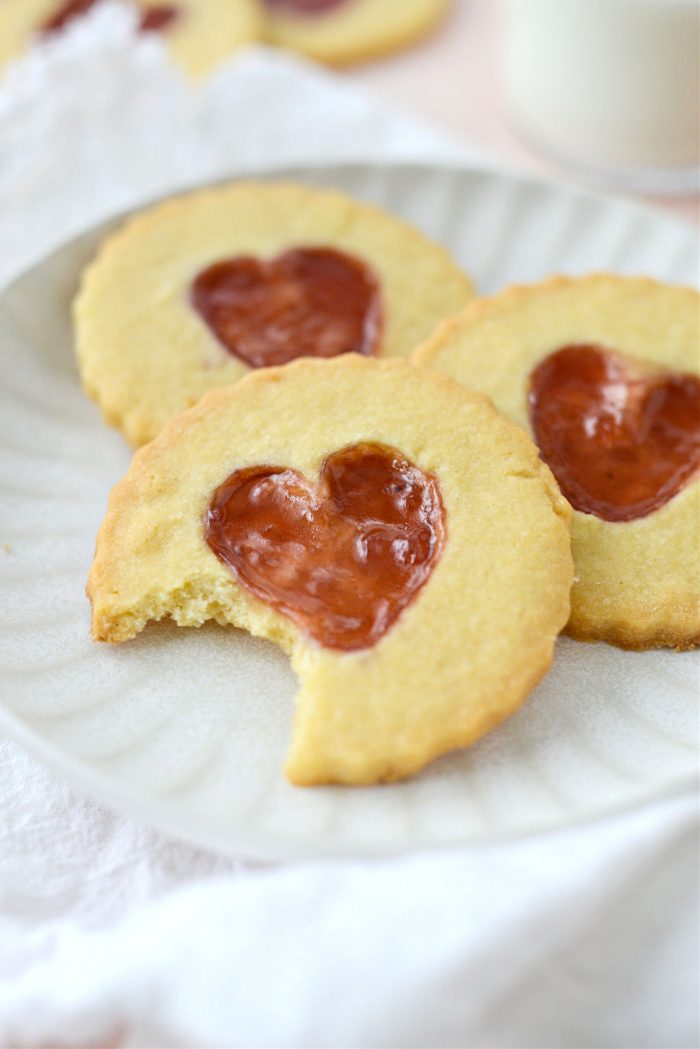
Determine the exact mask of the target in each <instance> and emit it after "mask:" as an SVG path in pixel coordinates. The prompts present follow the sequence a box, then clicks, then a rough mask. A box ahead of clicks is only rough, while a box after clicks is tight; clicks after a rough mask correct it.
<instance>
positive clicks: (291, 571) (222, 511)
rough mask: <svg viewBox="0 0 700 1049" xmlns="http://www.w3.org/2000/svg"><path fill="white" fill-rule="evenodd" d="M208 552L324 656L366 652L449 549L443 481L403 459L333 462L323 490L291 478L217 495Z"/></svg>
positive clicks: (233, 482)
mask: <svg viewBox="0 0 700 1049" xmlns="http://www.w3.org/2000/svg"><path fill="white" fill-rule="evenodd" d="M205 535H206V540H207V543H208V544H209V546H210V547H211V549H212V550H213V551H214V553H215V554H216V556H217V557H218V558H219V559H220V560H221V561H223V562H224V564H226V565H227V566H228V567H229V568H230V569H231V571H232V572H233V573H234V575H235V576H236V577H237V579H238V581H239V582H240V583H241V584H242V586H244V587H245V588H246V589H247V590H249V591H250V593H252V594H254V595H255V596H256V597H257V598H259V599H260V600H261V601H264V602H265V603H266V604H268V605H271V606H272V607H273V608H275V609H276V610H277V611H278V612H280V613H281V614H282V615H284V616H287V617H288V618H289V619H291V620H292V621H293V622H294V623H296V624H297V625H298V626H299V627H301V628H302V629H303V630H305V631H306V632H307V633H308V634H310V635H311V637H313V638H314V639H315V640H316V641H318V643H319V644H321V645H323V646H325V647H327V648H335V649H341V650H343V651H348V652H349V651H354V650H356V649H362V648H368V647H369V646H371V645H374V644H376V642H377V641H379V639H380V638H381V637H383V635H384V634H385V633H386V632H387V630H389V628H390V627H391V625H392V624H393V623H394V622H395V621H396V619H397V617H398V616H399V615H400V613H401V611H402V610H403V609H404V608H406V606H407V605H408V604H409V603H410V602H411V601H412V600H413V598H414V597H415V596H416V594H417V592H418V591H419V590H420V588H421V587H422V586H423V585H424V583H425V582H426V581H427V580H428V578H429V576H430V574H431V572H432V570H433V568H434V567H435V565H436V563H437V561H438V558H439V556H440V553H441V551H442V548H443V545H444V541H445V511H444V509H443V506H442V499H441V497H440V489H439V487H438V483H437V480H436V478H435V477H433V476H432V475H431V474H426V473H423V471H422V470H420V469H418V467H417V466H414V465H413V464H412V463H410V462H409V461H408V460H407V459H405V458H404V457H403V456H402V455H401V453H400V452H397V451H396V450H395V449H393V448H387V447H385V446H384V445H379V444H356V445H352V446H351V447H348V448H343V449H341V450H340V451H337V452H333V454H332V455H329V456H328V458H327V459H326V460H325V462H324V463H323V466H322V468H321V475H320V478H319V482H318V484H316V485H314V484H311V483H310V482H309V481H308V480H307V479H306V478H305V477H303V476H302V475H301V474H299V473H297V471H296V470H290V469H285V467H283V466H254V467H251V468H248V469H244V470H238V471H236V472H235V473H233V474H231V476H230V477H229V478H228V479H227V480H226V481H224V483H223V484H222V485H221V486H220V487H219V488H217V489H216V491H215V492H214V494H213V496H212V499H211V503H210V505H209V512H208V514H207V520H206V529H205Z"/></svg>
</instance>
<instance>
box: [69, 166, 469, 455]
mask: <svg viewBox="0 0 700 1049" xmlns="http://www.w3.org/2000/svg"><path fill="white" fill-rule="evenodd" d="M471 295H472V287H471V283H470V281H469V280H468V278H467V277H466V276H465V275H464V274H463V273H462V272H461V271H460V270H459V269H458V267H457V266H456V264H455V263H454V262H453V261H452V260H451V259H450V257H449V256H448V255H447V253H446V252H445V251H444V250H443V249H442V248H440V247H438V246H437V245H436V244H434V243H432V242H431V241H429V240H428V239H427V238H426V237H424V236H422V235H421V234H419V233H417V232H416V231H415V230H413V229H411V228H410V227H409V226H407V225H405V224H404V223H403V222H400V221H399V220H398V219H395V218H393V217H392V216H390V215H388V214H386V213H385V212H382V211H380V210H379V209H377V208H374V207H370V206H368V205H366V204H360V203H357V202H355V201H353V200H351V199H350V198H349V197H346V196H344V195H342V194H340V193H336V192H333V191H328V190H315V189H309V188H306V187H304V186H301V185H294V184H279V183H278V184H274V183H270V184H263V183H235V184H232V185H227V186H223V187H217V188H212V189H206V190H203V191H200V192H197V193H192V194H189V195H187V196H184V197H180V198H177V199H175V200H171V201H169V202H167V203H165V204H158V205H156V207H154V208H151V209H150V210H148V211H146V212H143V213H142V214H139V215H137V216H136V217H135V218H132V219H131V220H129V221H128V222H127V224H126V225H125V226H124V227H123V228H122V229H121V230H120V231H119V232H118V233H116V234H114V235H113V236H112V237H110V238H109V239H108V240H107V242H106V243H105V244H104V245H103V246H102V248H101V250H100V251H99V254H98V256H97V258H96V259H95V261H94V262H93V263H92V264H91V265H90V266H89V268H88V269H87V271H86V272H85V274H84V277H83V280H82V285H81V289H80V292H79V294H78V296H77V300H76V303H75V323H76V346H77V355H78V361H79V365H80V370H81V374H82V379H83V384H84V386H85V389H86V391H87V392H88V394H89V395H90V396H92V397H93V398H94V399H95V400H96V401H97V402H98V403H99V405H100V406H101V408H102V411H103V413H104V415H105V417H106V418H107V420H108V421H109V422H111V423H113V424H114V425H116V426H118V427H119V428H120V429H121V430H122V431H123V432H124V433H125V435H126V436H127V438H128V440H129V441H131V442H132V443H133V444H136V445H139V444H143V443H144V442H145V441H148V440H151V439H152V438H153V437H155V435H156V434H157V433H158V432H159V430H160V429H161V427H162V426H163V424H164V423H165V422H166V421H167V420H168V419H169V418H170V417H171V416H173V415H176V414H177V413H178V412H180V411H182V410H183V409H185V408H187V407H190V406H191V405H193V404H194V403H195V402H196V401H197V400H198V399H199V398H200V397H201V396H202V394H204V393H206V392H207V390H210V389H212V388H213V387H216V386H227V385H229V384H230V383H232V382H235V381H237V380H238V379H240V378H242V377H243V375H245V374H246V372H248V371H250V369H251V368H257V367H261V366H265V365H278V364H282V363H288V362H289V361H290V360H293V359H295V358H296V357H298V356H308V355H311V356H324V357H331V356H335V355H337V354H340V353H345V352H350V351H357V352H359V353H364V354H367V355H375V356H396V355H406V354H408V353H410V352H411V351H412V350H413V349H415V347H416V346H418V345H419V344H420V343H421V342H423V341H424V340H425V339H426V338H427V337H428V335H429V334H430V332H431V331H432V330H433V329H434V327H435V325H436V324H437V322H438V321H439V320H441V319H442V318H443V317H445V316H448V315H449V314H450V313H454V312H455V311H456V310H458V309H461V308H462V307H463V306H464V305H465V303H466V302H468V300H469V299H470V298H471Z"/></svg>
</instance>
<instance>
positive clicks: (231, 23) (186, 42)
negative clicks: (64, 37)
mask: <svg viewBox="0 0 700 1049" xmlns="http://www.w3.org/2000/svg"><path fill="white" fill-rule="evenodd" d="M130 2H131V0H130ZM98 5H99V0H5V3H3V4H0V66H2V65H4V64H5V63H6V62H8V61H10V60H11V59H14V58H19V57H20V56H21V55H22V54H23V53H24V52H25V51H26V50H27V49H28V48H29V47H30V46H31V45H32V44H33V43H38V42H41V40H45V39H50V38H51V37H53V36H55V35H56V34H57V33H61V32H62V31H63V30H64V29H66V28H67V27H68V26H70V25H71V24H73V23H75V22H76V21H77V20H78V19H80V18H82V17H83V16H84V15H86V14H87V13H88V12H89V11H91V10H92V9H93V8H95V7H97V6H98ZM134 6H136V7H137V8H138V11H139V29H140V30H141V32H144V33H159V34H161V35H162V36H163V38H164V40H165V41H166V42H167V46H168V49H169V50H170V52H171V54H172V56H173V58H174V59H175V61H176V62H177V63H178V64H179V65H180V66H181V68H182V69H184V70H185V72H186V73H188V74H189V75H190V76H192V77H195V78H198V77H202V76H206V74H207V73H209V72H211V70H212V69H214V68H215V66H217V65H218V64H219V63H220V62H222V61H223V60H224V59H226V58H228V57H229V55H231V54H232V53H233V52H234V51H236V50H237V49H238V48H239V47H241V46H242V45H243V44H247V43H251V42H252V41H255V40H258V39H259V38H260V36H261V34H262V26H263V22H262V16H261V11H260V7H259V4H258V3H257V2H256V0H235V3H232V2H231V0H173V2H171V3H162V2H160V0H138V3H136V4H135V5H134Z"/></svg>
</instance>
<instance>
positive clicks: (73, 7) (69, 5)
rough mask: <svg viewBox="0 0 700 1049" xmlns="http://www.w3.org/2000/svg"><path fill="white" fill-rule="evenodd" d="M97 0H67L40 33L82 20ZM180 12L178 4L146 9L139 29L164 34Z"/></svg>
mask: <svg viewBox="0 0 700 1049" xmlns="http://www.w3.org/2000/svg"><path fill="white" fill-rule="evenodd" d="M96 3H97V0H66V2H65V3H63V4H61V5H60V6H59V7H57V8H56V10H55V11H54V13H53V14H52V15H51V16H50V17H49V18H47V19H46V21H45V22H43V24H42V25H41V28H40V32H42V33H44V34H46V33H56V32H58V30H59V29H63V27H64V26H67V25H68V24H69V23H70V22H73V21H74V20H75V19H76V18H80V16H81V15H84V14H85V13H86V12H87V11H89V10H90V8H91V7H94V6H95V4H96ZM179 14H180V11H179V8H178V7H177V5H176V4H157V5H155V6H153V7H147V8H144V9H143V11H142V13H141V20H140V23H139V29H140V30H141V32H142V33H154V32H155V33H162V32H164V31H165V30H166V29H169V28H170V26H171V25H172V24H173V22H175V21H176V20H177V18H178V17H179Z"/></svg>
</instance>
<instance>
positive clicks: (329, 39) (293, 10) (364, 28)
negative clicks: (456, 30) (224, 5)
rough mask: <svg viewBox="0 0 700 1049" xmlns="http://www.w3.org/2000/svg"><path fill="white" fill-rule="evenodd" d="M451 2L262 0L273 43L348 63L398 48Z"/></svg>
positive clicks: (427, 26) (418, 35) (440, 15)
mask: <svg viewBox="0 0 700 1049" xmlns="http://www.w3.org/2000/svg"><path fill="white" fill-rule="evenodd" d="M450 2H451V0H400V3H397V2H396V0H262V6H263V8H264V9H265V13H266V18H265V34H266V37H267V39H268V40H269V42H270V43H272V44H277V45H278V46H280V47H287V48H292V49H294V50H295V51H302V52H304V53H305V54H307V55H310V56H311V57H312V58H315V59H316V60H317V61H320V62H328V63H330V64H331V65H335V66H344V65H350V64H352V63H353V62H362V61H365V60H367V59H371V58H377V57H379V56H381V55H383V54H387V53H389V52H392V51H397V50H400V49H401V48H403V47H406V46H408V45H410V44H412V43H414V42H415V41H416V40H419V39H420V38H421V37H423V36H425V35H426V33H429V32H430V31H431V30H432V29H433V28H434V27H435V26H436V25H437V24H438V22H440V21H441V19H442V18H443V17H444V16H445V14H446V12H447V10H448V8H449V6H450Z"/></svg>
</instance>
